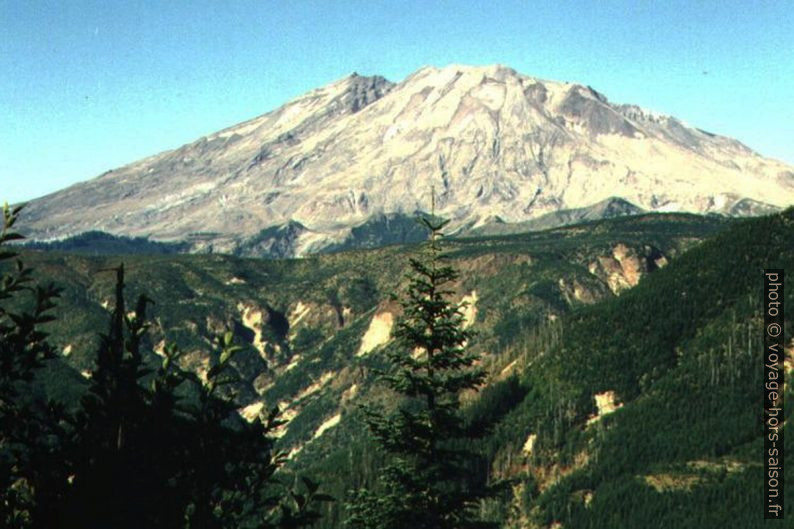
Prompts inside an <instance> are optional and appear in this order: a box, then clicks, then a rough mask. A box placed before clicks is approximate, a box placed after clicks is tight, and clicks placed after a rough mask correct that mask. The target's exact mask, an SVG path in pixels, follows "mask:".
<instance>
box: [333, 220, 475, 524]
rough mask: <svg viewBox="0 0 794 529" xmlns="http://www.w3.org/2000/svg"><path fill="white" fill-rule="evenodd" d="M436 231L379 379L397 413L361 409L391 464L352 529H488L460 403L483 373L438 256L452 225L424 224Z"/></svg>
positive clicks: (415, 265)
mask: <svg viewBox="0 0 794 529" xmlns="http://www.w3.org/2000/svg"><path fill="white" fill-rule="evenodd" d="M421 221H422V223H423V224H424V226H425V227H426V228H427V229H428V230H429V232H430V238H429V241H428V243H427V244H426V245H425V255H424V256H423V257H422V258H421V259H411V260H410V274H409V276H408V286H407V292H406V294H405V299H404V300H403V301H402V302H401V304H402V307H403V316H402V319H401V321H400V322H399V323H398V325H397V329H396V332H395V337H396V339H397V340H398V342H399V345H400V347H399V348H390V349H388V351H387V355H388V360H389V363H390V365H391V367H392V369H391V370H389V371H387V372H383V373H381V376H380V379H381V381H382V382H383V383H385V385H386V386H388V388H390V389H391V390H392V391H393V392H396V393H397V394H399V396H400V397H402V398H401V399H400V400H401V404H400V405H399V407H398V408H397V409H396V410H395V411H392V412H388V411H387V410H386V409H384V408H382V407H374V406H366V407H364V408H363V411H364V416H365V420H366V423H367V426H368V427H369V430H370V432H371V433H372V435H373V437H374V438H375V440H376V442H377V444H378V445H379V447H380V448H381V449H382V450H383V451H384V452H385V453H386V454H387V456H388V458H387V460H388V462H387V463H386V465H385V467H384V468H383V470H382V472H381V474H380V475H379V477H378V478H377V482H376V483H375V484H374V486H373V487H371V488H368V489H362V490H358V491H355V492H354V493H353V494H352V500H351V501H349V502H348V514H349V517H348V522H347V523H348V526H349V527H351V528H356V529H406V528H410V529H453V528H454V529H465V528H475V527H489V525H488V524H487V523H485V522H482V521H479V520H478V519H477V515H476V512H475V510H476V506H477V501H478V500H479V499H481V498H482V497H483V496H484V495H485V493H486V492H485V491H486V487H485V483H483V482H482V481H483V480H478V479H477V478H476V477H474V476H475V475H476V474H477V473H475V472H471V469H472V467H473V466H474V462H475V461H476V460H477V456H476V455H475V454H473V453H471V452H469V451H467V449H466V448H465V447H466V446H467V443H466V442H465V441H466V438H467V437H470V436H472V434H471V433H470V432H468V431H467V429H466V427H465V423H464V420H463V418H462V416H461V410H460V408H461V401H460V397H461V394H462V393H463V392H464V391H467V390H477V389H478V387H479V386H480V385H481V384H482V382H483V381H484V377H485V373H484V371H483V370H482V369H481V368H480V367H478V366H477V361H478V356H477V355H476V354H473V353H471V352H470V351H468V350H467V349H466V345H467V343H468V342H469V340H470V339H471V338H472V336H473V333H472V331H470V330H468V329H465V328H464V317H463V314H462V311H461V308H462V307H461V306H460V305H458V304H456V303H453V302H452V301H450V296H451V294H452V291H451V290H450V287H451V285H452V284H453V283H454V282H455V281H456V280H457V278H458V274H457V272H456V270H455V269H454V268H453V267H451V266H449V264H447V262H446V257H445V256H444V255H442V250H441V240H440V239H441V237H442V235H443V233H442V230H443V228H444V226H446V224H447V222H448V221H439V220H437V219H435V218H424V219H422V220H421Z"/></svg>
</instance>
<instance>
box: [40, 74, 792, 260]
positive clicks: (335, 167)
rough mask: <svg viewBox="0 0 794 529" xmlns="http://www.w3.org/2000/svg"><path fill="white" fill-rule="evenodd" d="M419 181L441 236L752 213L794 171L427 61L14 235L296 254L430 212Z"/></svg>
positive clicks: (689, 132)
mask: <svg viewBox="0 0 794 529" xmlns="http://www.w3.org/2000/svg"><path fill="white" fill-rule="evenodd" d="M432 188H434V189H435V193H436V197H437V198H436V212H437V213H438V214H440V215H442V216H444V217H447V218H450V219H451V220H452V224H451V226H450V228H451V229H452V230H455V229H469V228H472V227H477V226H481V225H483V224H486V223H488V222H489V220H490V219H495V218H498V219H500V222H508V223H512V222H524V221H529V220H532V219H536V218H538V217H541V216H543V215H547V214H550V213H554V212H558V211H561V210H568V209H573V208H582V207H587V206H591V205H593V204H595V203H598V202H601V201H604V200H606V199H609V198H610V197H619V198H622V199H624V200H627V201H629V202H630V203H632V204H634V205H636V206H638V207H640V208H643V209H646V210H651V211H688V212H695V213H706V212H716V213H725V214H748V213H750V214H752V213H753V211H754V210H756V209H765V208H768V207H770V206H777V207H782V206H786V205H789V204H791V203H792V202H794V168H792V167H790V166H787V165H785V164H783V163H781V162H778V161H775V160H770V159H767V158H763V157H761V156H760V155H759V154H757V153H755V152H753V151H752V150H750V149H749V148H747V147H746V146H744V145H742V144H741V143H739V142H738V141H735V140H732V139H730V138H726V137H722V136H718V135H715V134H711V133H708V132H705V131H702V130H699V129H696V128H692V127H689V126H687V125H685V124H684V123H683V122H681V121H679V120H677V119H676V118H673V117H670V116H665V115H659V114H655V113H651V112H648V111H645V110H643V109H641V108H640V107H637V106H634V105H616V104H613V103H610V102H609V101H608V100H607V98H606V97H605V96H604V95H602V94H600V93H598V92H597V91H595V90H594V89H592V88H590V87H587V86H582V85H578V84H573V83H561V82H556V81H548V80H542V79H537V78H533V77H529V76H525V75H521V74H519V73H517V72H516V71H515V70H512V69H510V68H506V67H504V66H499V65H496V66H485V67H474V66H461V65H451V66H447V67H445V68H435V67H424V68H422V69H420V70H418V71H417V72H415V73H414V74H412V75H410V76H409V77H407V78H406V79H405V80H403V81H402V82H400V83H398V84H395V83H392V82H390V81H388V80H386V79H384V78H383V77H377V76H376V77H364V76H360V75H357V74H352V75H350V76H348V77H346V78H344V79H341V80H339V81H337V82H334V83H331V84H329V85H327V86H325V87H322V88H319V89H316V90H313V91H311V92H309V93H307V94H305V95H302V96H300V97H298V98H296V99H294V100H292V101H290V102H288V103H286V104H285V105H284V106H282V107H280V108H278V109H276V110H274V111H272V112H269V113H267V114H264V115H262V116H259V117H257V118H254V119H252V120H250V121H247V122H244V123H241V124H239V125H235V126H233V127H230V128H227V129H225V130H222V131H220V132H217V133H215V134H212V135H209V136H206V137H203V138H200V139H198V140H197V141H195V142H193V143H191V144H188V145H184V146H182V147H180V148H178V149H176V150H172V151H167V152H164V153H161V154H158V155H155V156H151V157H149V158H145V159H143V160H140V161H138V162H135V163H132V164H130V165H127V166H125V167H122V168H120V169H116V170H113V171H109V172H107V173H105V174H103V175H101V176H99V177H98V178H95V179H93V180H90V181H87V182H83V183H79V184H76V185H74V186H71V187H69V188H67V189H64V190H62V191H59V192H56V193H53V194H51V195H48V196H45V197H43V198H40V199H36V200H34V201H32V202H31V203H30V204H29V206H28V208H27V209H26V210H25V213H26V219H25V225H26V226H28V227H29V231H28V233H27V235H29V236H30V237H33V238H35V239H40V240H47V239H55V238H63V237H68V236H72V235H77V234H80V233H83V232H86V231H97V230H99V231H104V232H108V233H111V234H116V235H125V236H145V237H150V238H151V239H153V240H158V241H170V242H179V243H187V245H188V247H189V248H191V249H192V250H193V251H222V252H236V253H244V254H245V253H247V254H258V255H262V254H270V255H273V254H278V255H301V254H305V253H309V252H313V251H318V250H322V249H323V248H328V247H332V246H334V245H337V246H338V245H340V244H343V243H344V241H345V240H346V239H347V238H349V237H351V234H352V231H353V229H354V228H359V229H360V228H361V226H362V225H366V224H367V223H368V222H371V221H372V219H376V220H375V221H376V222H380V223H381V224H384V221H383V219H392V220H394V219H395V217H399V216H400V215H412V214H413V213H414V212H416V211H421V210H427V209H429V204H430V194H431V189H432ZM395 222H396V221H395ZM384 225H385V224H384ZM274 248H276V249H278V251H276V250H274Z"/></svg>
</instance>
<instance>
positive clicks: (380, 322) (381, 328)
mask: <svg viewBox="0 0 794 529" xmlns="http://www.w3.org/2000/svg"><path fill="white" fill-rule="evenodd" d="M393 325H394V315H393V314H392V313H391V312H381V313H380V314H375V316H373V317H372V321H371V322H370V324H369V328H368V329H367V332H365V333H364V336H363V337H362V338H361V346H360V347H359V349H358V352H357V353H356V356H363V355H365V354H368V353H370V352H372V351H373V350H374V349H375V348H376V347H378V346H380V345H383V344H385V343H386V342H388V341H389V340H390V339H391V329H392V326H393Z"/></svg>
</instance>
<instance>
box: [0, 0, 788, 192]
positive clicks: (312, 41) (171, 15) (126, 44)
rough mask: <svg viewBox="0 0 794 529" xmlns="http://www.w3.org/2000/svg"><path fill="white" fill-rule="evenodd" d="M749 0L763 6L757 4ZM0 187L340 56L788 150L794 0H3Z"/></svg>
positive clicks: (130, 143) (140, 142)
mask: <svg viewBox="0 0 794 529" xmlns="http://www.w3.org/2000/svg"><path fill="white" fill-rule="evenodd" d="M752 4H758V5H752ZM0 35H2V36H1V37H0V201H2V200H3V199H6V200H9V201H10V202H15V201H20V200H26V199H30V198H34V197H37V196H41V195H43V194H46V193H49V192H52V191H55V190H57V189H60V188H62V187H65V186H67V185H69V184H72V183H74V182H76V181H79V180H86V179H89V178H93V177H95V176H97V175H98V174H100V173H102V172H104V171H106V170H108V169H112V168H115V167H118V166H120V165H123V164H125V163H128V162H131V161H134V160H136V159H139V158H141V157H144V156H148V155H151V154H155V153H157V152H160V151H163V150H166V149H171V148H175V147H178V146H180V145H182V144H184V143H187V142H189V141H192V140H194V139H197V138H198V137H200V136H202V135H205V134H209V133H211V132H214V131H216V130H218V129H221V128H223V127H226V126H229V125H232V124H234V123H237V122H240V121H243V120H245V119H249V118H252V117H254V116H257V115H259V114H262V113H264V112H266V111H269V110H271V109H273V108H275V107H277V106H279V105H281V104H282V103H283V102H285V101H286V100H288V99H290V98H292V97H294V96H296V95H299V94H301V93H303V92H305V91H307V90H310V89H312V88H315V87H318V86H320V85H323V84H326V83H328V82H331V81H334V80H336V79H338V78H341V77H344V76H345V75H348V74H350V73H351V72H353V71H357V72H359V73H361V74H366V75H371V74H380V75H384V76H385V77H387V78H388V79H390V80H393V81H399V80H401V79H402V78H404V77H405V76H406V75H408V74H410V73H411V72H413V71H414V70H416V69H418V68H420V67H421V66H423V65H426V64H433V65H436V66H444V65H446V64H449V63H462V64H491V63H501V64H505V65H508V66H511V67H513V68H515V69H516V70H518V71H519V72H521V73H525V74H528V75H534V76H537V77H543V78H547V79H555V80H560V81H576V82H580V83H583V84H589V85H591V86H593V87H594V88H596V89H597V90H599V91H600V92H602V93H604V94H605V95H606V96H607V97H608V98H609V99H610V100H611V101H614V102H619V103H635V104H639V105H641V106H644V107H646V108H649V109H652V110H656V111H659V112H664V113H668V114H672V115H675V116H676V117H679V118H681V119H683V120H684V121H686V122H688V123H690V124H692V125H694V126H697V127H700V128H703V129H706V130H709V131H712V132H716V133H719V134H724V135H727V136H732V137H735V138H737V139H739V140H741V141H743V142H744V143H746V144H747V145H749V146H750V147H752V148H753V149H755V150H757V151H759V152H761V153H762V154H764V155H766V156H772V157H775V158H778V159H782V160H784V161H787V162H789V163H793V164H794V5H792V4H791V2H786V1H781V2H757V3H756V2H747V1H731V0H723V1H714V2H707V1H661V2H658V1H647V2H645V1H640V0H626V1H622V2H617V1H615V2H585V1H576V2H568V1H560V0H558V1H549V2H512V1H511V2H452V1H446V2H439V1H421V0H419V1H413V2H411V1H405V0H403V1H393V2H385V1H384V2H380V1H372V0H370V1H342V0H339V1H323V2H320V1H312V2H309V1H300V0H293V1H276V0H273V1H249V2H243V1H234V0H226V1H203V0H190V1H188V0H169V1H165V0H162V1H156V2H155V1H138V2H135V1H118V2H107V1H104V2H100V1H96V2H93V1H82V0H68V1H51V2H50V1H41V0H14V1H7V0H0Z"/></svg>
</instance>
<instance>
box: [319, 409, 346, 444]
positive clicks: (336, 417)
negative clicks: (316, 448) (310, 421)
mask: <svg viewBox="0 0 794 529" xmlns="http://www.w3.org/2000/svg"><path fill="white" fill-rule="evenodd" d="M340 420H342V414H341V413H337V414H336V415H334V416H333V417H331V418H330V419H328V420H327V421H325V422H324V423H322V424H321V425H320V427H319V428H317V431H316V432H314V436H313V437H312V439H317V438H318V437H320V436H321V435H322V434H324V433H325V432H326V431H328V430H329V429H330V428H333V427H334V426H336V425H337V424H339V421H340Z"/></svg>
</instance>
